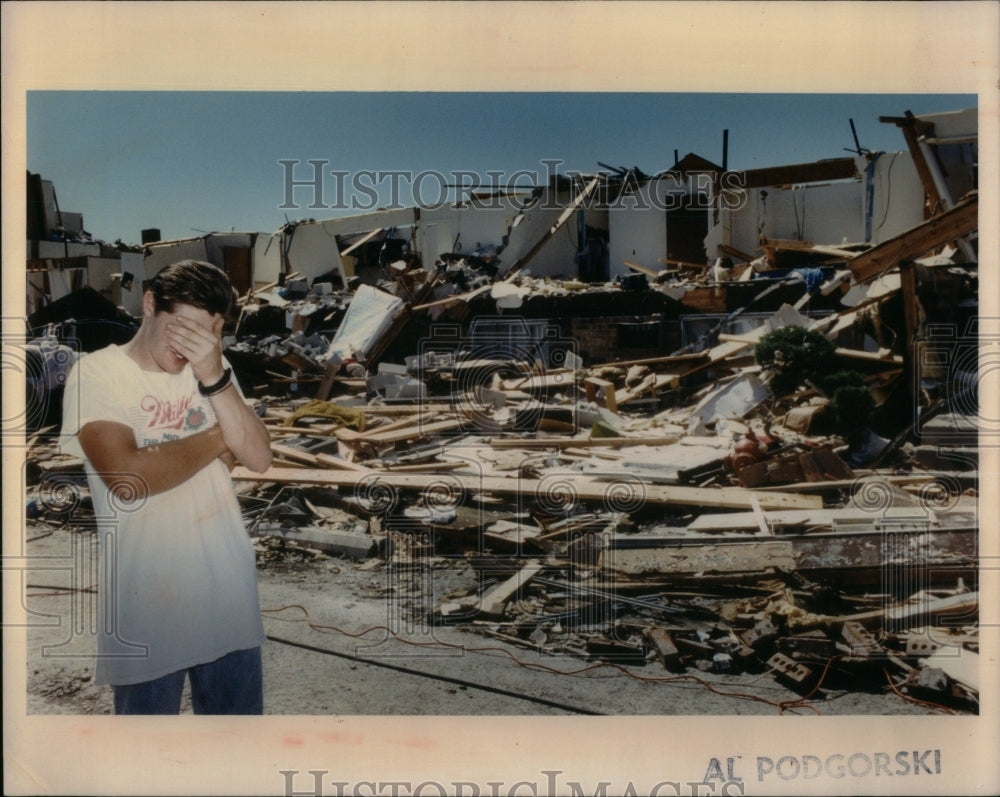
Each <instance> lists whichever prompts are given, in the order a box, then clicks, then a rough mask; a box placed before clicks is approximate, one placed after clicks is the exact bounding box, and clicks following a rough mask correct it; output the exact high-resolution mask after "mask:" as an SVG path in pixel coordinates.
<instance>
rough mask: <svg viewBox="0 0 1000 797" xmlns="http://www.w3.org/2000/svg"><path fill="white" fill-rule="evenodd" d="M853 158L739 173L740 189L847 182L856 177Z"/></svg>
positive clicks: (856, 168)
mask: <svg viewBox="0 0 1000 797" xmlns="http://www.w3.org/2000/svg"><path fill="white" fill-rule="evenodd" d="M857 171H858V167H857V164H855V162H854V158H831V159H829V160H822V161H816V162H814V163H800V164H792V165H789V166H771V167H768V168H764V169H749V170H747V171H744V172H739V174H741V175H742V176H743V180H744V182H743V184H742V186H741V187H742V188H744V189H748V188H766V187H767V186H771V185H791V184H792V183H816V182H826V181H827V180H847V179H851V178H853V177H856V176H857Z"/></svg>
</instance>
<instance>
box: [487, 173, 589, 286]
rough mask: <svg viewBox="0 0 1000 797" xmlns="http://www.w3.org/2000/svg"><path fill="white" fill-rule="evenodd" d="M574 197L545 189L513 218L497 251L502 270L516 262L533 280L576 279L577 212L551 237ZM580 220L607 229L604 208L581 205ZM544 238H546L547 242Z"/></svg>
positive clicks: (569, 193)
mask: <svg viewBox="0 0 1000 797" xmlns="http://www.w3.org/2000/svg"><path fill="white" fill-rule="evenodd" d="M575 198H576V194H575V193H572V192H570V191H559V190H554V189H551V188H546V189H544V190H543V191H542V192H541V194H540V196H539V198H538V201H536V202H534V203H533V204H531V205H530V206H529V207H527V208H525V210H524V211H523V212H522V213H520V214H519V215H517V216H516V217H515V218H514V221H513V223H512V226H511V229H510V231H509V232H508V234H507V245H506V246H505V247H504V248H503V250H502V251H501V252H500V260H501V261H502V264H503V265H502V266H501V271H506V270H508V269H510V268H512V267H513V266H515V265H516V264H518V263H521V264H522V265H523V268H524V269H526V270H527V271H528V272H530V273H531V274H532V275H534V276H536V277H561V278H564V279H576V277H577V276H578V270H579V268H578V265H577V262H576V255H577V252H578V251H579V249H580V247H581V243H582V242H581V241H580V240H579V233H578V228H579V220H578V218H577V215H576V212H574V213H573V215H572V216H571V217H570V218H569V219H567V220H566V221H564V222H563V224H562V226H561V227H560V228H559V229H558V230H556V231H555V233H554V234H552V229H553V227H555V226H556V224H557V223H558V222H559V220H560V218H561V217H562V215H563V212H564V210H565V209H566V208H567V207H568V206H569V205H570V204H571V203H572V202H573V200H574V199H575ZM582 212H583V214H584V217H583V221H584V224H585V225H586V226H588V227H594V228H597V229H602V230H606V229H608V211H607V208H599V207H588V203H587V202H584V203H583V206H582ZM546 236H549V237H548V238H547V240H546Z"/></svg>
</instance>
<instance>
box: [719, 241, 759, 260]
mask: <svg viewBox="0 0 1000 797" xmlns="http://www.w3.org/2000/svg"><path fill="white" fill-rule="evenodd" d="M718 250H719V254H722V255H728V256H729V257H735V258H736V259H737V260H742V261H743V262H745V263H749V262H751V261H752V260H756V259H757V258H756V257H754V256H753V255H751V254H747V253H746V252H744V251H742V250H741V249H737V248H736V247H735V246H730V245H729V244H719V246H718Z"/></svg>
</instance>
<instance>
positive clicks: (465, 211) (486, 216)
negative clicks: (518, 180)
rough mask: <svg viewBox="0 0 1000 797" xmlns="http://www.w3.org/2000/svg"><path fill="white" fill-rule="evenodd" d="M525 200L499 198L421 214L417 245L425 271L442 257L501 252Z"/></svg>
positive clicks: (426, 211)
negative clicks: (490, 251) (496, 250)
mask: <svg viewBox="0 0 1000 797" xmlns="http://www.w3.org/2000/svg"><path fill="white" fill-rule="evenodd" d="M524 201H525V198H517V197H509V196H498V197H491V198H489V199H486V200H483V201H482V202H471V203H468V204H465V205H461V206H455V205H445V206H443V207H439V208H428V209H422V210H421V211H420V224H419V226H418V227H417V230H416V235H415V241H416V246H417V251H418V252H419V253H420V256H421V258H422V259H423V264H424V266H425V267H428V266H432V265H433V264H434V262H435V260H437V258H438V257H440V256H441V255H442V254H446V253H450V252H457V253H461V254H473V253H476V252H481V251H483V250H487V249H490V248H494V249H499V248H500V247H501V246H502V245H503V239H504V236H505V235H506V234H507V230H508V229H509V228H510V225H511V224H512V223H513V221H514V218H515V217H516V216H517V215H518V214H519V213H520V211H521V204H522V203H523V202H524Z"/></svg>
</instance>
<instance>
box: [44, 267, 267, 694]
mask: <svg viewBox="0 0 1000 797" xmlns="http://www.w3.org/2000/svg"><path fill="white" fill-rule="evenodd" d="M234 303H235V294H234V291H233V288H232V285H231V284H230V282H229V279H228V277H227V276H226V274H225V273H224V272H223V271H222V270H220V269H218V268H217V267H215V266H213V265H211V264H209V263H203V262H200V261H195V260H185V261H182V262H179V263H174V264H173V265H170V266H167V267H166V268H165V269H163V270H162V271H160V272H159V273H158V274H157V275H156V276H155V277H154V278H153V280H152V281H151V282H150V284H149V286H148V289H147V290H146V292H145V293H144V294H143V302H142V310H143V320H142V326H141V327H140V328H139V331H138V332H137V333H136V335H135V337H134V338H133V339H132V340H131V341H129V342H128V343H127V344H125V345H124V346H117V345H111V346H108V347H106V348H104V349H101V350H99V351H96V352H93V353H91V354H88V355H86V356H84V357H82V358H81V359H80V361H79V362H78V363H77V365H76V366H75V368H74V371H73V372H72V373H71V374H70V376H69V379H68V380H67V384H66V392H65V396H64V402H63V403H64V410H63V429H62V434H63V446H64V449H65V450H66V451H68V452H70V453H75V454H77V455H78V456H82V457H83V458H84V460H85V467H86V471H87V478H88V482H89V484H90V489H91V493H92V495H93V501H94V511H95V514H96V516H97V528H98V535H99V538H100V551H101V570H100V576H99V579H98V588H99V593H100V599H99V604H98V626H99V628H98V645H97V666H96V668H95V681H96V682H97V683H105V684H110V685H111V686H112V687H113V690H114V705H115V713H116V714H176V713H178V712H179V711H180V702H181V693H182V690H183V687H184V682H185V678H189V679H190V685H191V698H192V704H193V708H194V711H195V712H196V713H203V714H261V713H263V686H262V675H261V656H260V646H261V644H262V643H263V641H264V630H263V624H262V622H261V619H260V608H259V603H258V597H257V579H256V567H255V562H254V552H253V547H252V546H251V544H250V539H249V537H248V535H247V533H246V528H245V527H244V525H243V520H242V516H241V513H240V507H239V503H238V502H237V500H236V496H235V494H234V492H233V488H232V481H231V480H230V477H229V468H230V467H231V466H232V464H233V463H234V461H239V462H241V463H242V464H243V465H245V466H247V467H248V468H250V469H252V470H254V471H257V472H261V471H264V470H266V469H267V468H268V467H269V466H270V463H271V447H270V437H269V435H268V432H267V429H266V427H265V426H264V424H263V423H262V422H261V420H260V418H258V417H257V415H256V414H255V413H254V411H253V410H252V409H251V408H250V407H249V406H248V405H247V404H246V402H245V401H244V399H243V396H242V394H241V392H240V390H239V387H238V385H237V383H236V380H235V379H234V378H233V376H232V369H231V368H230V367H229V366H228V364H227V363H226V361H225V359H224V357H223V354H222V337H221V334H222V328H223V325H224V323H225V320H226V319H227V318H228V317H229V314H230V313H231V311H232V308H233V306H234Z"/></svg>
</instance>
